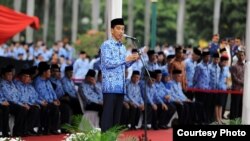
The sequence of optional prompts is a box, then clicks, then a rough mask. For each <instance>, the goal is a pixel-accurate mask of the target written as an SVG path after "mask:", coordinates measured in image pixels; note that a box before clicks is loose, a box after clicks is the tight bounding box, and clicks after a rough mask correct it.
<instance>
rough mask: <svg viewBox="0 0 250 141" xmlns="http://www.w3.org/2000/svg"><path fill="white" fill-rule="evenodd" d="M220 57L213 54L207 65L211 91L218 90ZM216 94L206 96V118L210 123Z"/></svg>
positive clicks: (212, 118)
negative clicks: (207, 106)
mask: <svg viewBox="0 0 250 141" xmlns="http://www.w3.org/2000/svg"><path fill="white" fill-rule="evenodd" d="M219 62H220V55H219V53H214V54H213V56H212V63H211V64H209V70H210V80H209V87H210V88H209V89H211V90H218V86H219V83H220V82H221V81H219V77H220V66H219ZM216 95H218V94H217V93H211V94H208V95H207V98H206V100H209V109H207V111H206V112H207V113H208V115H210V117H208V118H209V119H210V121H211V122H213V121H214V117H215V116H214V115H215V114H214V113H215V98H216Z"/></svg>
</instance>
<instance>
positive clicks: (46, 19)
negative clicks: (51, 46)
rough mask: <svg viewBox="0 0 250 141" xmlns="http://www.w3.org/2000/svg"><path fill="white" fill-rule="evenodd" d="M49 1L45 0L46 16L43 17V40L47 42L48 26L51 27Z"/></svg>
mask: <svg viewBox="0 0 250 141" xmlns="http://www.w3.org/2000/svg"><path fill="white" fill-rule="evenodd" d="M49 1H50V0H45V1H44V17H43V41H44V42H47V36H48V27H49V5H50V4H49Z"/></svg>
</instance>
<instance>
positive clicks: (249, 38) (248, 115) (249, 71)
mask: <svg viewBox="0 0 250 141" xmlns="http://www.w3.org/2000/svg"><path fill="white" fill-rule="evenodd" d="M249 47H250V2H249V1H247V23H246V53H245V54H246V60H249V59H250V55H249V52H250V48H249ZM249 78H250V62H249V61H246V63H245V74H244V86H245V87H244V91H243V107H242V124H244V125H247V124H250V107H249V100H250V94H249V92H250V87H248V85H249V84H250V79H249Z"/></svg>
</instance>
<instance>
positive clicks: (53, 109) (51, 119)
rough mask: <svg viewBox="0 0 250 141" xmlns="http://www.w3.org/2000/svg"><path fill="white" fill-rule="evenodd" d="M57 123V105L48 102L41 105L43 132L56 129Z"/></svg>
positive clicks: (46, 132)
mask: <svg viewBox="0 0 250 141" xmlns="http://www.w3.org/2000/svg"><path fill="white" fill-rule="evenodd" d="M58 125H59V106H56V105H54V104H53V103H49V104H48V105H47V106H41V128H43V129H42V131H43V132H44V133H45V134H48V133H49V132H50V131H53V132H54V131H56V130H57V129H58Z"/></svg>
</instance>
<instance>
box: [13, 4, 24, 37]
mask: <svg viewBox="0 0 250 141" xmlns="http://www.w3.org/2000/svg"><path fill="white" fill-rule="evenodd" d="M13 6H14V9H15V11H21V6H22V0H14V5H13ZM13 40H14V41H19V40H20V34H19V33H18V34H16V35H15V36H14V37H13Z"/></svg>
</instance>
